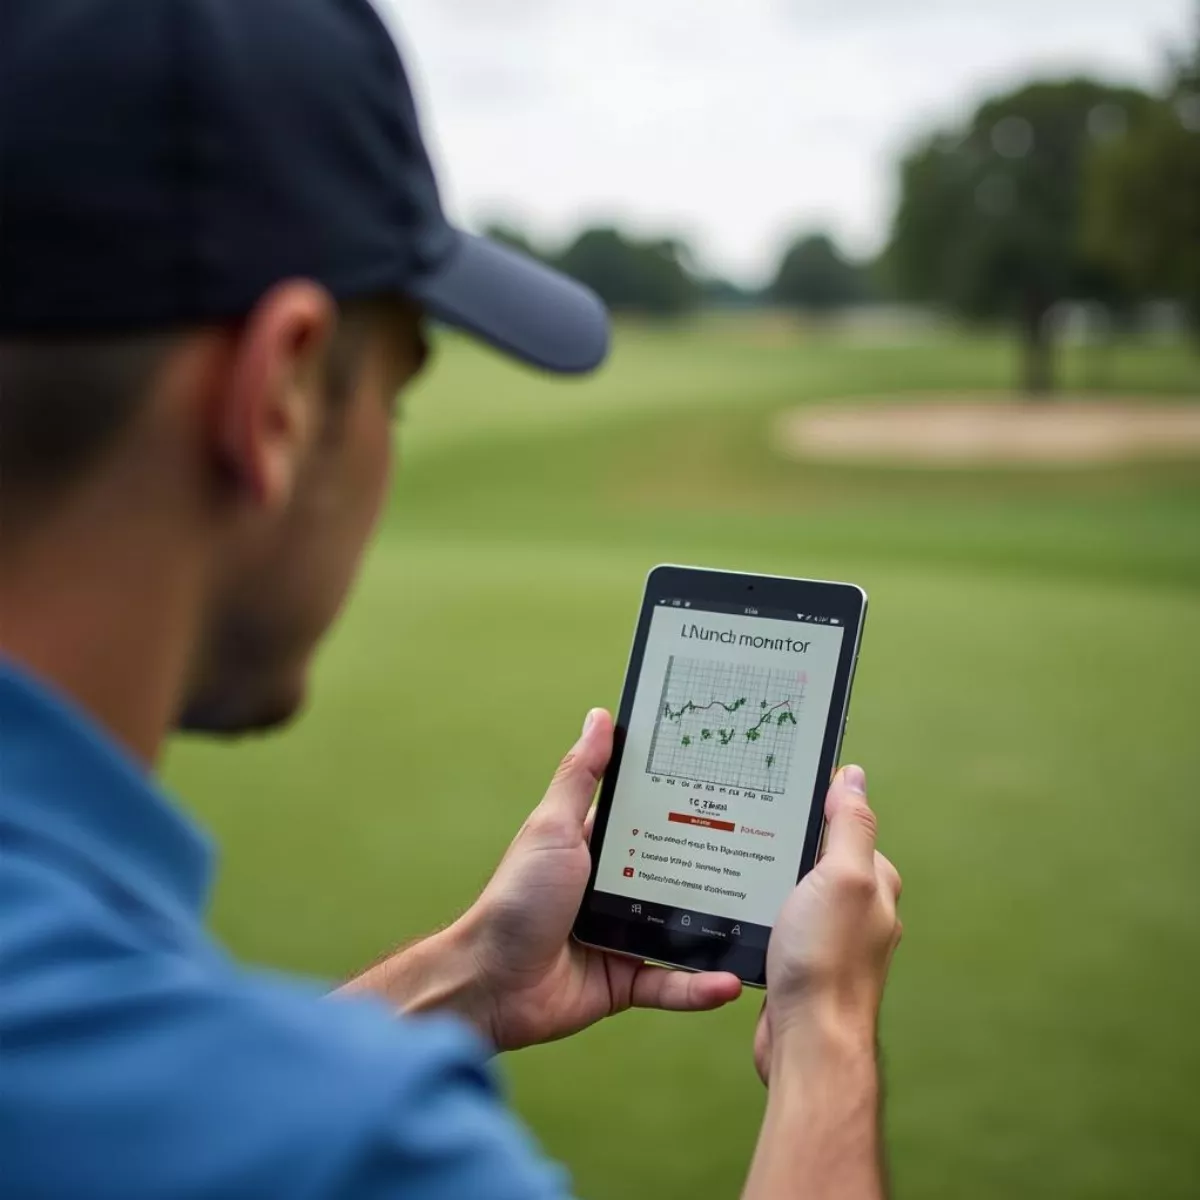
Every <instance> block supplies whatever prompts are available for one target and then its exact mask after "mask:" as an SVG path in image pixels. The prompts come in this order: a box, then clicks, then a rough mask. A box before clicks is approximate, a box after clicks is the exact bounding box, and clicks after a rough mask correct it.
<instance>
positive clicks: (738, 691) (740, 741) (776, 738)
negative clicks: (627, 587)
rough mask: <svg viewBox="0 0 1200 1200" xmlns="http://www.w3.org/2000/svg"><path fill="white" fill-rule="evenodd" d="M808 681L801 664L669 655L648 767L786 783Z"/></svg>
mask: <svg viewBox="0 0 1200 1200" xmlns="http://www.w3.org/2000/svg"><path fill="white" fill-rule="evenodd" d="M806 683H807V680H806V677H805V674H804V672H803V671H795V670H771V669H769V668H766V667H756V666H749V665H747V664H744V663H725V662H716V661H713V660H711V659H703V658H683V657H681V656H679V655H672V656H671V657H670V659H668V661H667V669H666V672H665V673H664V675H663V686H662V695H661V697H660V699H659V705H658V714H657V718H656V720H655V724H654V734H653V736H652V737H651V740H650V753H649V755H648V756H647V759H646V771H647V773H648V774H651V775H670V776H675V777H681V778H684V779H691V780H695V781H696V782H703V783H712V784H716V785H719V786H722V787H733V788H740V789H745V790H747V791H761V792H782V791H784V790H785V789H786V787H787V776H788V770H789V769H790V767H791V763H792V748H793V746H794V744H795V734H796V729H797V722H798V717H799V716H800V711H801V707H802V705H803V703H804V689H805V685H806Z"/></svg>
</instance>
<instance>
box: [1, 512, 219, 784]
mask: <svg viewBox="0 0 1200 1200" xmlns="http://www.w3.org/2000/svg"><path fill="white" fill-rule="evenodd" d="M114 529H115V530H116V531H117V532H115V533H114ZM168 532H169V531H168V529H167V527H166V524H165V522H162V523H160V522H159V521H157V520H156V517H155V514H153V513H144V514H142V515H141V516H140V517H135V518H133V519H132V520H131V521H128V522H124V523H120V522H115V521H114V520H113V519H112V515H111V514H103V513H102V514H100V515H98V516H93V517H91V518H90V519H89V517H88V516H87V515H86V514H85V515H76V514H67V515H64V516H62V517H56V518H54V519H53V520H52V521H51V522H50V523H49V524H48V525H47V526H44V527H40V528H39V529H38V530H37V532H36V534H35V535H32V536H30V537H29V538H27V539H25V540H24V541H22V542H21V543H20V544H19V545H17V546H6V547H4V548H3V549H2V550H0V653H3V654H5V655H8V656H9V657H11V658H12V659H13V660H14V661H15V662H16V663H18V664H19V665H21V666H23V667H25V668H27V669H28V670H30V671H32V672H33V673H35V674H37V675H39V676H41V677H42V678H43V679H45V680H46V681H47V682H49V683H51V684H53V685H54V686H56V687H57V688H58V689H59V690H60V691H62V692H64V693H65V694H66V695H68V696H69V697H71V699H73V700H74V701H75V702H76V703H77V704H79V705H80V706H81V707H82V708H83V709H85V710H86V711H87V712H88V713H89V714H90V715H91V716H92V717H93V718H94V719H95V720H96V721H98V722H99V723H100V724H101V725H102V726H103V727H104V728H106V729H107V730H108V732H109V733H111V734H112V736H113V737H114V738H115V739H116V740H117V741H119V742H121V743H122V744H123V745H124V746H125V747H126V749H128V750H129V751H131V752H132V753H133V754H134V755H135V756H136V757H137V758H138V759H140V760H141V761H142V762H144V763H145V764H146V765H147V766H153V765H154V763H155V761H156V760H157V758H158V754H159V751H160V749H161V746H162V743H163V740H164V739H165V737H166V735H167V732H168V731H169V729H170V727H171V724H172V722H173V720H174V718H175V716H176V714H177V712H178V709H179V705H180V698H181V691H182V688H183V685H184V681H185V679H186V676H187V671H188V667H189V661H188V653H189V646H190V643H191V639H192V636H193V634H194V632H195V629H196V624H197V620H198V615H199V614H198V607H199V604H198V597H199V594H200V587H199V584H200V579H199V570H198V564H197V563H196V562H195V561H189V560H188V557H187V556H186V555H185V554H184V553H182V552H181V550H180V547H179V545H178V543H176V544H175V545H171V543H170V540H169V537H168V536H167V534H168Z"/></svg>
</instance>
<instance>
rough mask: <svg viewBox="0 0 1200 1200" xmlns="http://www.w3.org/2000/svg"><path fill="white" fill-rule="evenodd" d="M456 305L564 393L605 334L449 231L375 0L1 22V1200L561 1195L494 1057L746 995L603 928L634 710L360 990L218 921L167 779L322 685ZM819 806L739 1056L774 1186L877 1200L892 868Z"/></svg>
mask: <svg viewBox="0 0 1200 1200" xmlns="http://www.w3.org/2000/svg"><path fill="white" fill-rule="evenodd" d="M554 152H555V149H554V147H553V146H547V147H545V153H546V154H547V155H548V156H552V155H553V154H554ZM429 319H436V320H437V321H440V322H442V323H445V324H448V325H451V326H455V327H457V328H459V329H462V330H464V331H466V332H467V333H469V334H471V335H473V336H475V337H477V338H479V339H482V340H483V341H485V342H487V343H489V344H491V345H492V346H494V347H496V348H497V349H498V350H500V351H502V352H504V353H506V354H509V355H512V356H515V357H516V358H519V359H521V360H523V361H525V362H527V363H532V364H534V365H535V366H538V367H541V368H544V369H546V370H549V371H556V372H583V371H589V370H591V369H592V368H594V367H596V366H597V365H598V364H599V363H600V361H601V360H602V359H603V357H604V354H605V351H606V347H607V336H608V335H607V326H606V319H605V314H604V312H603V310H602V308H601V306H600V304H599V303H598V302H597V300H596V299H595V297H594V296H592V295H591V294H590V293H589V292H587V291H586V290H585V289H583V288H581V287H579V286H577V285H576V284H574V283H573V282H571V281H569V280H567V279H565V278H562V277H560V276H558V275H555V274H553V273H552V272H550V271H548V270H546V269H545V268H543V267H542V266H540V265H538V264H536V263H534V262H532V261H529V260H527V259H525V258H522V257H520V256H519V255H517V254H515V253H513V252H512V251H510V250H508V249H505V248H503V247H500V246H497V245H494V244H492V243H490V242H487V241H484V240H480V239H478V238H474V237H471V236H468V235H466V234H464V233H461V232H459V231H458V230H456V229H454V228H453V227H452V226H450V225H449V224H448V223H447V221H446V219H445V217H444V216H443V214H442V211H441V209H440V207H439V202H438V193H437V188H436V186H435V183H434V178H433V175H432V173H431V170H430V165H429V161H428V158H427V156H426V152H425V149H424V147H423V145H422V141H421V135H420V132H419V129H418V125H417V120H416V116H415V112H414V107H413V101H412V97H411V94H410V91H409V86H408V83H407V81H406V77H405V73H404V69H403V67H402V65H401V61H400V58H399V57H398V54H397V51H396V49H395V46H394V45H393V42H392V40H391V39H390V37H389V35H388V33H387V32H386V30H385V27H384V25H383V24H382V23H381V22H380V20H379V17H378V16H377V14H376V13H375V12H374V11H373V10H372V8H371V7H370V4H369V3H368V0H4V2H3V5H2V6H0V1193H2V1194H3V1195H4V1197H5V1198H6V1200H33V1198H35V1197H36V1198H42V1197H54V1198H57V1200H173V1198H178V1200H201V1198H205V1200H207V1198H210V1197H211V1198H218V1197H219V1198H221V1200H238V1198H247V1200H250V1198H253V1200H264V1198H270V1197H297V1198H299V1197H304V1198H311V1200H326V1198H329V1200H332V1198H334V1197H338V1198H350V1200H354V1198H362V1200H368V1198H369V1200H383V1198H384V1197H387V1198H389V1200H391V1198H400V1197H404V1198H411V1200H450V1198H452V1197H453V1198H462V1200H490V1198H495V1200H500V1198H503V1200H534V1198H543V1197H546V1198H549V1197H564V1196H568V1195H570V1193H571V1183H570V1176H569V1174H568V1173H567V1172H566V1171H565V1170H563V1169H562V1168H560V1167H557V1166H555V1165H552V1164H550V1163H548V1162H547V1161H546V1159H545V1158H543V1156H542V1155H541V1154H540V1152H539V1151H538V1149H537V1147H536V1145H535V1144H534V1143H533V1141H532V1140H531V1138H530V1137H529V1135H528V1133H527V1132H526V1131H524V1130H523V1129H522V1127H521V1124H520V1122H519V1121H518V1120H517V1119H516V1118H515V1117H514V1116H513V1115H512V1113H511V1112H510V1111H509V1110H508V1109H507V1108H506V1107H505V1104H504V1102H503V1099H502V1098H501V1096H500V1094H499V1093H498V1091H497V1088H496V1084H495V1081H494V1075H493V1070H492V1067H491V1066H490V1065H489V1060H490V1059H491V1057H492V1056H493V1055H495V1054H496V1053H498V1052H501V1051H512V1050H519V1049H520V1048H521V1047H523V1046H529V1045H532V1044H534V1043H538V1042H545V1041H550V1040H553V1039H555V1038H561V1037H565V1036H567V1035H569V1034H572V1033H575V1032H577V1031H578V1030H581V1029H584V1028H585V1027H587V1026H589V1025H591V1024H593V1023H594V1022H596V1021H599V1020H602V1019H604V1018H607V1017H610V1016H613V1015H615V1014H619V1013H620V1012H622V1011H623V1010H625V1009H628V1008H630V1007H637V1006H640V1007H650V1008H664V1009H673V1010H680V1011H686V1010H701V1009H711V1008H714V1007H717V1006H719V1005H722V1004H726V1003H728V1002H729V1001H731V1000H733V999H734V998H735V997H736V996H737V995H738V993H739V984H738V981H737V980H736V979H735V978H734V977H732V976H729V975H724V974H710V975H704V974H698V975H692V974H686V973H683V972H674V971H667V970H664V969H660V968H655V967H650V966H644V965H641V964H638V963H635V962H632V961H629V960H626V959H622V958H616V957H608V956H605V955H602V954H599V953H597V952H594V951H590V950H585V949H583V948H581V947H580V946H578V945H575V944H573V943H572V942H571V941H570V939H569V936H568V935H569V930H570V927H571V922H572V919H573V917H574V915H575V911H576V908H577V906H578V904H579V901H580V897H581V896H582V893H583V890H584V886H585V883H586V881H587V876H588V852H587V846H586V826H585V820H586V816H587V812H588V808H589V805H590V803H591V800H592V796H593V792H594V790H595V787H596V783H597V780H598V779H599V777H600V775H601V773H602V772H603V770H604V767H605V764H606V762H607V760H608V757H609V754H610V751H611V747H612V736H613V727H612V721H611V719H610V717H609V715H608V714H607V713H606V712H604V711H602V710H600V709H596V710H593V711H592V712H591V713H589V714H588V715H587V719H586V721H585V723H584V726H583V730H582V732H581V734H580V735H579V739H578V741H577V742H576V743H575V745H574V746H573V747H571V749H570V750H569V751H568V752H567V754H566V756H565V757H564V758H563V760H562V762H561V763H560V765H559V767H558V770H557V772H555V774H554V777H553V780H552V782H551V783H550V786H549V789H548V790H547V792H546V794H545V796H544V797H543V798H542V799H541V801H540V802H539V803H537V804H536V806H534V807H533V808H532V812H531V814H530V816H529V819H528V820H527V821H526V822H525V824H524V826H523V827H522V828H521V829H520V830H519V831H517V833H516V836H515V838H514V839H513V842H512V845H511V846H510V847H509V849H508V852H507V853H506V854H505V856H504V858H503V860H502V861H501V863H500V865H499V867H498V868H497V870H496V873H495V875H494V877H493V878H492V880H491V882H490V883H489V884H488V885H487V887H486V888H485V889H484V891H483V894H482V895H481V896H480V897H479V899H478V901H477V902H476V903H475V904H474V905H473V906H472V907H471V908H470V909H469V911H467V912H466V913H465V914H464V915H463V916H462V917H460V918H459V919H458V920H456V921H454V922H453V924H450V925H449V926H447V927H446V928H444V929H443V930H442V931H441V932H438V933H435V934H433V935H431V936H430V937H428V938H426V939H425V940H423V941H420V942H418V943H417V944H415V945H411V946H408V947H407V948H405V949H403V950H400V951H398V952H396V953H394V954H392V955H391V956H390V957H387V958H385V959H384V960H382V961H381V962H380V963H379V964H378V965H376V966H374V967H372V968H370V969H369V970H367V971H366V972H365V973H364V974H363V975H362V976H361V977H360V978H358V979H356V980H354V981H353V982H352V983H351V984H350V985H348V986H347V987H346V988H344V989H343V990H342V993H340V994H336V995H334V996H324V995H321V994H318V993H317V992H316V991H314V990H313V988H312V987H311V986H310V985H308V984H305V983H302V982H299V981H293V980H289V979H287V978H285V977H281V976H278V975H269V974H265V973H260V972H256V971H252V970H249V969H247V968H245V967H243V966H241V965H240V964H238V963H237V962H235V961H233V960H232V959H231V958H230V956H229V955H228V954H227V953H226V952H225V951H224V950H223V949H222V948H221V946H220V945H218V944H217V943H216V942H215V941H214V940H213V939H212V938H211V937H210V936H209V934H208V933H207V932H206V930H205V927H204V910H205V903H206V897H207V895H208V892H209V887H210V884H211V881H212V874H213V848H212V847H211V845H210V843H209V842H208V840H207V839H206V838H205V836H204V834H203V833H202V832H201V831H200V830H198V829H197V828H196V827H195V826H194V825H193V824H192V822H191V821H190V820H188V819H187V818H186V817H185V816H184V815H183V814H182V813H181V812H180V811H179V809H178V808H177V807H176V805H175V804H174V802H173V801H172V800H171V799H170V798H169V797H168V796H167V795H165V794H164V792H163V791H162V789H161V788H160V786H159V784H158V783H157V781H156V778H155V771H156V765H157V764H158V762H159V759H160V757H161V754H162V749H163V744H164V741H165V739H166V738H167V737H168V735H169V734H170V733H171V731H172V730H175V729H189V730H196V731H200V732H205V733H210V734H216V735H219V736H232V735H237V734H243V733H247V732H251V731H259V730H265V729H268V728H271V727H274V726H277V725H280V724H282V723H284V722H286V721H287V720H289V718H291V717H292V716H293V714H294V713H296V711H297V710H298V709H299V708H300V706H301V705H302V703H303V701H304V699H305V694H306V686H307V679H308V675H309V666H310V661H311V659H312V656H313V652H314V651H315V649H316V647H317V645H318V643H319V641H320V640H321V637H322V636H323V635H324V633H325V632H326V630H327V629H328V628H329V626H330V624H331V622H332V621H333V620H334V618H335V617H336V615H337V613H338V610H339V608H340V607H341V605H342V602H343V599H344V598H345V595H346V592H347V589H348V588H349V586H350V583H351V581H352V579H353V578H354V575H355V573H356V571H357V568H358V565H359V561H360V558H361V555H362V552H363V549H364V547H365V545H366V543H367V540H368V538H369V536H370V533H371V530H372V528H373V526H374V525H375V522H376V519H377V518H378V516H379V511H380V508H381V505H382V503H383V499H384V496H385V494H386V492H387V480H388V471H389V465H390V459H391V453H392V451H391V447H392V440H393V439H392V425H391V423H392V419H393V416H394V413H395V408H396V405H397V404H398V403H400V402H401V401H399V400H398V399H397V397H402V396H403V394H404V392H405V390H406V389H407V388H408V386H409V385H410V384H411V383H412V381H413V380H414V379H415V378H416V377H417V375H418V374H419V373H420V372H421V371H422V370H423V369H425V368H427V366H428V359H429V353H428V348H427V343H426V340H425V335H424V334H423V332H422V330H423V326H424V324H425V322H426V321H427V320H429ZM379 719H380V720H381V721H386V720H387V715H386V714H380V718H379ZM435 799H436V798H435V797H429V796H425V795H421V796H408V797H406V796H405V794H404V790H403V786H402V785H401V786H400V787H399V788H398V790H397V796H396V803H397V804H403V803H406V802H407V803H409V804H411V805H412V806H413V808H414V809H415V810H416V811H417V812H418V814H419V812H420V810H421V809H422V808H423V807H425V806H426V805H427V804H428V803H429V802H430V801H431V800H435ZM330 801H331V803H336V797H330ZM827 813H828V818H829V831H828V848H827V852H826V854H825V856H824V858H823V859H822V861H821V863H820V864H819V865H818V867H817V868H816V870H815V871H813V872H812V874H810V875H809V876H808V877H807V878H806V879H805V880H804V882H803V883H802V884H801V885H800V886H799V887H798V888H797V889H796V890H795V892H794V893H793V894H792V896H791V898H790V899H789V900H788V901H787V903H786V905H785V907H784V909H783V912H782V914H781V916H780V919H779V923H778V925H777V927H776V929H775V932H774V936H773V939H772V942H771V948H770V956H769V961H768V971H767V974H768V983H769V990H768V993H767V997H768V998H767V1002H766V1006H765V1009H764V1012H763V1016H762V1020H761V1022H760V1025H759V1030H758V1036H757V1038H756V1040H755V1044H754V1046H749V1045H747V1046H746V1060H747V1069H750V1065H751V1062H753V1063H754V1064H755V1065H756V1066H757V1068H758V1070H759V1072H760V1073H761V1075H762V1076H763V1078H764V1080H766V1081H767V1083H768V1087H769V1091H768V1099H767V1102H766V1108H765V1118H764V1121H763V1125H762V1133H761V1137H760V1139H759V1143H758V1148H757V1151H756V1153H755V1155H754V1158H753V1161H752V1162H750V1163H747V1183H746V1190H745V1194H746V1196H748V1197H754V1198H755V1200H759V1198H761V1200H768V1198H769V1200H787V1198H789V1197H801V1196H802V1197H806V1198H807V1200H817V1198H822V1197H838V1198H856V1200H857V1198H862V1200H866V1198H871V1197H878V1196H880V1195H881V1190H882V1187H883V1184H882V1180H881V1175H880V1166H879V1131H878V1102H879V1082H878V1077H877V1070H876V1062H875V1031H876V1016H877V1012H878V1008H879V1003H880V995H881V992H882V989H883V985H884V977H885V975H886V973H887V969H888V963H889V960H890V957H891V953H892V950H893V948H894V946H895V943H896V941H897V939H898V935H899V923H898V921H897V917H896V901H897V897H898V894H899V888H900V885H899V879H898V877H897V875H896V872H895V870H894V869H893V868H892V867H891V865H890V864H889V863H888V862H887V861H886V860H885V859H883V858H882V857H880V856H879V855H878V853H877V852H876V850H875V821H874V818H873V816H872V814H871V810H870V809H869V808H868V805H867V799H866V795H865V785H864V779H863V773H862V771H861V770H859V769H858V768H855V767H847V768H845V769H844V770H843V771H842V772H841V773H840V774H839V775H838V776H837V778H836V779H835V780H834V782H833V786H832V789H831V791H830V793H829V800H828V807H827ZM277 819H278V820H279V821H280V822H281V823H283V822H287V821H289V820H291V819H292V818H291V817H290V816H289V814H288V813H287V812H286V811H283V810H281V811H280V812H279V813H278V815H277ZM417 819H419V816H418V818H417ZM264 869H266V870H270V864H264ZM402 891H403V884H402V883H399V882H398V884H397V902H398V903H401V902H402ZM697 1049H698V1053H701V1054H702V1053H703V1047H702V1046H700V1045H698V1048H697ZM549 1061H550V1060H547V1062H549ZM577 1085H578V1087H579V1088H580V1089H586V1088H587V1080H586V1079H579V1080H578V1081H577ZM698 1136H704V1131H699V1132H698ZM689 1152H690V1150H689V1147H687V1146H672V1145H664V1146H663V1147H662V1153H663V1155H667V1156H680V1157H682V1156H684V1155H687V1154H688V1153H689ZM610 1153H611V1156H612V1159H613V1162H614V1163H619V1162H620V1160H621V1147H620V1145H619V1144H616V1145H613V1146H612V1147H611V1148H610Z"/></svg>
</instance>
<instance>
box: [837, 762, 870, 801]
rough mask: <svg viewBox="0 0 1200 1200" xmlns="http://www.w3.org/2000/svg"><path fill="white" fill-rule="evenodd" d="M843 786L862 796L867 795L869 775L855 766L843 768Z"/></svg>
mask: <svg viewBox="0 0 1200 1200" xmlns="http://www.w3.org/2000/svg"><path fill="white" fill-rule="evenodd" d="M842 784H843V786H844V787H846V788H847V789H848V790H849V791H852V792H857V793H858V794H859V795H860V796H865V795H866V794H867V773H866V771H864V770H863V769H862V767H857V766H854V765H853V764H852V765H850V766H848V767H843V768H842Z"/></svg>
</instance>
